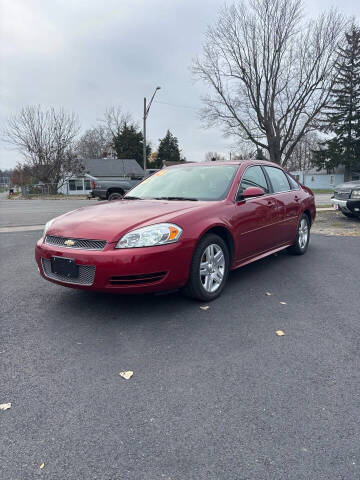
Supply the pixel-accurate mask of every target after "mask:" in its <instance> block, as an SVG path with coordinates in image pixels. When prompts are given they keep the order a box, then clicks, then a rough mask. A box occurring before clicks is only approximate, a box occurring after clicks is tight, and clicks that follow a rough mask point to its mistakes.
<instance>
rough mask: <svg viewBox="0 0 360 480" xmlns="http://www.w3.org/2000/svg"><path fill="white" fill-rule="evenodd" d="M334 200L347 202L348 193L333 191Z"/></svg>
mask: <svg viewBox="0 0 360 480" xmlns="http://www.w3.org/2000/svg"><path fill="white" fill-rule="evenodd" d="M334 198H336V199H337V200H348V199H349V198H350V192H349V191H344V190H335V191H334Z"/></svg>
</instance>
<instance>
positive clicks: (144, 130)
mask: <svg viewBox="0 0 360 480" xmlns="http://www.w3.org/2000/svg"><path fill="white" fill-rule="evenodd" d="M160 88H161V87H156V88H155V91H154V93H153V96H152V97H151V100H150V102H149V105H146V97H145V98H144V118H143V120H144V124H143V137H144V138H143V142H144V143H143V160H144V177H145V175H146V119H147V117H148V115H149V110H150V107H151V104H152V101H153V100H154V97H155V94H156V92H157V91H158V90H160Z"/></svg>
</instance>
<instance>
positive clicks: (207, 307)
mask: <svg viewBox="0 0 360 480" xmlns="http://www.w3.org/2000/svg"><path fill="white" fill-rule="evenodd" d="M200 308H201V310H209V308H210V307H209V305H205V306H204V307H200Z"/></svg>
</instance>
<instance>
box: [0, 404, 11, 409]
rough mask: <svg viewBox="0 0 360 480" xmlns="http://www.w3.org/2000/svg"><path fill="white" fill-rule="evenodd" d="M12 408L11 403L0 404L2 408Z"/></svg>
mask: <svg viewBox="0 0 360 480" xmlns="http://www.w3.org/2000/svg"><path fill="white" fill-rule="evenodd" d="M9 408H11V403H1V404H0V410H8V409H9Z"/></svg>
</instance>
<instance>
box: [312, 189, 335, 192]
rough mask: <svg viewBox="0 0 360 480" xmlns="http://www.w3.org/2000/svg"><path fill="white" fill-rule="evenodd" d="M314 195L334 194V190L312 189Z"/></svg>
mask: <svg viewBox="0 0 360 480" xmlns="http://www.w3.org/2000/svg"><path fill="white" fill-rule="evenodd" d="M311 190H312V191H313V192H314V193H333V191H334V190H333V189H332V188H331V189H326V188H312V189H311Z"/></svg>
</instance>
